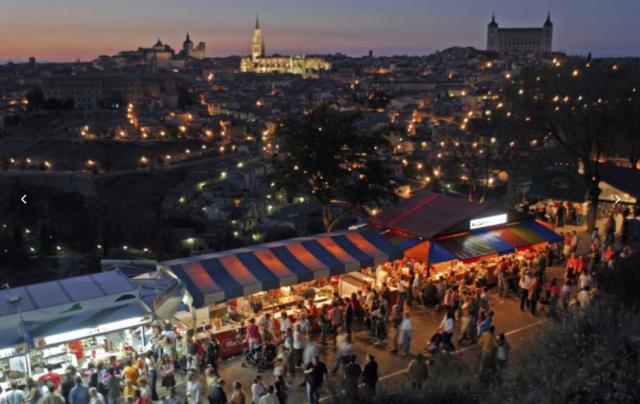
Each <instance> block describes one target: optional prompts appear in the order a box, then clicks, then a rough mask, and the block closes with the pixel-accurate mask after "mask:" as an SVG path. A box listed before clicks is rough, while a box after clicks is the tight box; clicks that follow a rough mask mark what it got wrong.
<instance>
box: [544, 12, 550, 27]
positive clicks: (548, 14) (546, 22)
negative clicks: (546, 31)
mask: <svg viewBox="0 0 640 404" xmlns="http://www.w3.org/2000/svg"><path fill="white" fill-rule="evenodd" d="M544 25H551V10H547V21H545V22H544Z"/></svg>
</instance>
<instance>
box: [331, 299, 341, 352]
mask: <svg viewBox="0 0 640 404" xmlns="http://www.w3.org/2000/svg"><path fill="white" fill-rule="evenodd" d="M329 320H330V321H331V332H333V342H334V343H335V342H336V338H337V337H338V334H339V333H340V328H341V327H342V323H343V322H344V314H343V313H342V310H340V307H338V306H337V305H335V306H333V307H332V308H331V310H329Z"/></svg>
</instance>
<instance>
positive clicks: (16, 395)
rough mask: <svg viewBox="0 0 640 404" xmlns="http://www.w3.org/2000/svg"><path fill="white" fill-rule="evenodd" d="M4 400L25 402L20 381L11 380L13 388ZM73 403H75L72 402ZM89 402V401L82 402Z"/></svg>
mask: <svg viewBox="0 0 640 404" xmlns="http://www.w3.org/2000/svg"><path fill="white" fill-rule="evenodd" d="M3 401H4V403H6V404H25V396H24V392H23V391H22V390H20V389H19V388H18V381H17V380H12V381H11V390H9V391H7V392H6V393H5V394H4V397H3ZM72 404H73V403H72ZM82 404H88V403H82Z"/></svg>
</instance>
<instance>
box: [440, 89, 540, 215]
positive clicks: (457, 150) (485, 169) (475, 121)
mask: <svg viewBox="0 0 640 404" xmlns="http://www.w3.org/2000/svg"><path fill="white" fill-rule="evenodd" d="M499 100H500V92H499V91H498V92H491V91H489V93H488V95H487V101H486V102H485V103H484V105H483V108H482V110H481V111H480V112H479V113H475V114H474V113H473V112H472V113H471V114H468V115H467V117H466V118H465V119H464V120H463V121H462V122H460V129H461V133H460V134H458V135H457V136H453V142H449V146H448V147H450V148H452V149H453V155H454V156H455V157H456V159H457V160H458V161H460V162H461V166H462V168H463V169H464V170H463V171H464V172H465V174H464V175H465V178H466V180H465V182H466V183H467V186H468V198H469V201H478V202H483V201H484V200H485V198H486V195H487V189H488V188H489V186H491V185H492V182H495V181H497V180H499V179H500V177H501V175H500V173H501V172H503V171H504V172H505V173H506V174H507V183H508V184H507V185H508V187H509V188H511V189H512V188H514V185H515V184H517V183H518V182H519V181H522V180H524V179H530V178H531V175H532V173H533V170H534V169H535V166H539V165H540V163H541V158H542V157H543V156H544V154H543V153H541V151H542V150H543V148H544V147H545V142H544V141H539V140H538V139H537V138H536V134H537V133H536V132H535V131H533V132H532V131H531V130H530V129H531V128H530V127H529V125H524V124H523V122H520V121H518V120H515V119H511V116H512V115H511V114H509V113H504V112H503V111H502V109H503V108H504V103H503V102H501V101H499ZM452 146H453V147H452ZM507 196H508V197H509V196H513V195H507ZM509 202H514V201H509ZM511 204H512V203H511Z"/></svg>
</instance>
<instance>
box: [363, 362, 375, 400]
mask: <svg viewBox="0 0 640 404" xmlns="http://www.w3.org/2000/svg"><path fill="white" fill-rule="evenodd" d="M362 381H363V382H364V385H365V386H366V388H367V390H368V393H369V394H370V395H371V396H375V394H376V384H377V383H378V362H376V359H375V357H374V356H373V355H371V354H369V355H367V364H366V365H364V369H363V370H362Z"/></svg>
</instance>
